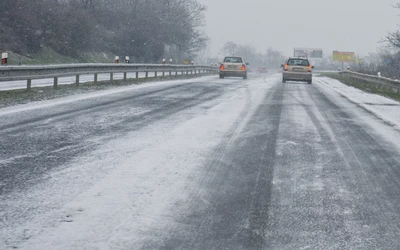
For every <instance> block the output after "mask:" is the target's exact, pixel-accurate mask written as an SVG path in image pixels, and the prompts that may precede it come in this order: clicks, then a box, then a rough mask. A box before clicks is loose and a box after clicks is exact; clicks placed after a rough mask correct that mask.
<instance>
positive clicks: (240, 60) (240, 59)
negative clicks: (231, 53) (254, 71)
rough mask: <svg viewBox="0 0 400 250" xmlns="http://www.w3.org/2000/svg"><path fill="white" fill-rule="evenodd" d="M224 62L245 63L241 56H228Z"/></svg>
mask: <svg viewBox="0 0 400 250" xmlns="http://www.w3.org/2000/svg"><path fill="white" fill-rule="evenodd" d="M224 62H227V63H243V60H242V58H240V57H226V58H225V60H224Z"/></svg>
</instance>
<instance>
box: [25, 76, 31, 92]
mask: <svg viewBox="0 0 400 250" xmlns="http://www.w3.org/2000/svg"><path fill="white" fill-rule="evenodd" d="M31 87H32V80H31V79H28V80H27V81H26V89H27V90H31Z"/></svg>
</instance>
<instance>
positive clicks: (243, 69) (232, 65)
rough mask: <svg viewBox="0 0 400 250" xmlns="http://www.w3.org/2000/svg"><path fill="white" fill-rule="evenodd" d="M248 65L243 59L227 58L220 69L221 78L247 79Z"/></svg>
mask: <svg viewBox="0 0 400 250" xmlns="http://www.w3.org/2000/svg"><path fill="white" fill-rule="evenodd" d="M247 65H249V63H246V62H245V60H244V58H243V57H235V56H227V57H225V59H224V61H223V62H222V63H221V65H220V67H219V78H221V79H223V78H224V77H228V76H233V77H243V79H247Z"/></svg>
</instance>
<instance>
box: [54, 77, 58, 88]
mask: <svg viewBox="0 0 400 250" xmlns="http://www.w3.org/2000/svg"><path fill="white" fill-rule="evenodd" d="M57 87H58V77H54V82H53V88H55V89H56V88H57Z"/></svg>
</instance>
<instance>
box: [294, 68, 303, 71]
mask: <svg viewBox="0 0 400 250" xmlns="http://www.w3.org/2000/svg"><path fill="white" fill-rule="evenodd" d="M293 71H303V69H302V68H293Z"/></svg>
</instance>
